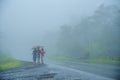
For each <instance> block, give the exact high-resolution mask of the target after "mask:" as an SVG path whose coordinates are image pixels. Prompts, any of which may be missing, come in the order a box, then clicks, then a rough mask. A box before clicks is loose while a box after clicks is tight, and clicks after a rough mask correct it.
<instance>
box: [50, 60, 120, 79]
mask: <svg viewBox="0 0 120 80" xmlns="http://www.w3.org/2000/svg"><path fill="white" fill-rule="evenodd" d="M49 63H52V64H56V65H61V66H66V67H69V68H73V69H77V70H80V71H84V72H89V73H93V74H97V75H100V76H104V77H108V78H113V79H116V78H119V76H120V67H119V65H108V64H97V63H82V62H70V61H64V62H58V61H57V62H56V61H49ZM119 80H120V79H119Z"/></svg>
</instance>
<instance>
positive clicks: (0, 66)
mask: <svg viewBox="0 0 120 80" xmlns="http://www.w3.org/2000/svg"><path fill="white" fill-rule="evenodd" d="M20 66H22V62H21V61H18V60H15V59H12V58H7V59H2V60H0V70H5V69H11V68H16V67H20Z"/></svg>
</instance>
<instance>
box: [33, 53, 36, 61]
mask: <svg viewBox="0 0 120 80" xmlns="http://www.w3.org/2000/svg"><path fill="white" fill-rule="evenodd" d="M33 62H34V63H36V55H35V54H33Z"/></svg>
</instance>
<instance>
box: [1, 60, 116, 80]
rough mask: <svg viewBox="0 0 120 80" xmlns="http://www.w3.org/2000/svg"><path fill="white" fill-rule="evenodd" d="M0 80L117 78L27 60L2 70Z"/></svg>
mask: <svg viewBox="0 0 120 80" xmlns="http://www.w3.org/2000/svg"><path fill="white" fill-rule="evenodd" d="M0 80H115V79H111V78H106V77H102V76H98V75H95V74H91V73H87V72H83V71H78V70H75V69H71V68H67V67H63V66H58V65H53V64H33V63H31V62H25V65H24V66H23V67H20V68H15V69H9V70H5V71H1V72H0Z"/></svg>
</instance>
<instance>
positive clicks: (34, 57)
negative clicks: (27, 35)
mask: <svg viewBox="0 0 120 80" xmlns="http://www.w3.org/2000/svg"><path fill="white" fill-rule="evenodd" d="M32 54H33V63H35V64H36V54H37V50H36V48H35V47H34V48H33V52H32Z"/></svg>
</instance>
